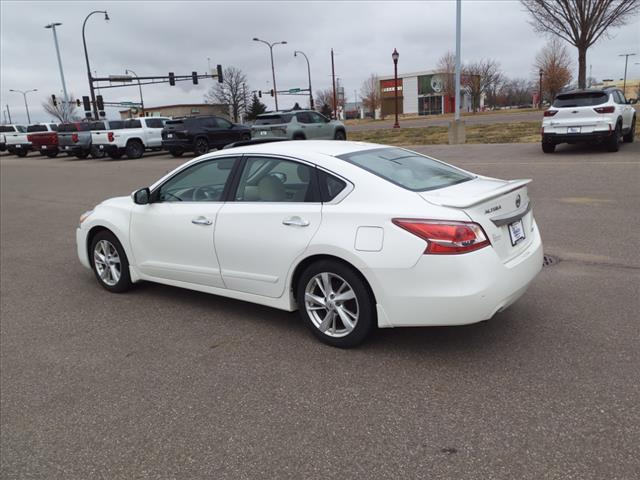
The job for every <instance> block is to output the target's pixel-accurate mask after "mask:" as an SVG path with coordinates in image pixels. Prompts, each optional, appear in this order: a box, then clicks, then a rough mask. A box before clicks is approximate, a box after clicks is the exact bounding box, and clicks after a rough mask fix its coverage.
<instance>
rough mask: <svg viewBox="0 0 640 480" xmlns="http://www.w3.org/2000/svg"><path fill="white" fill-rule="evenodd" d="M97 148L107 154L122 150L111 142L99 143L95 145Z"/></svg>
mask: <svg viewBox="0 0 640 480" xmlns="http://www.w3.org/2000/svg"><path fill="white" fill-rule="evenodd" d="M93 146H94V147H95V148H96V149H97V150H99V151H101V152H104V153H106V154H107V155H112V154H114V153H117V152H118V150H120V149H119V148H118V146H117V145H113V144H109V143H97V144H94V145H93Z"/></svg>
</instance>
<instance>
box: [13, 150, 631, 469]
mask: <svg viewBox="0 0 640 480" xmlns="http://www.w3.org/2000/svg"><path fill="white" fill-rule="evenodd" d="M413 148H414V149H416V150H419V151H421V152H424V153H429V154H431V155H433V156H435V157H436V158H440V159H442V160H445V161H449V162H451V163H453V164H455V165H458V166H461V167H463V168H469V169H470V170H472V171H474V172H477V173H482V174H486V175H491V176H496V177H500V178H533V179H534V182H533V184H532V185H531V188H530V195H531V198H532V201H533V208H534V213H535V215H536V219H537V221H538V224H539V226H540V229H541V231H542V235H543V241H544V242H545V250H546V252H547V253H548V254H551V255H553V256H554V257H555V258H556V259H557V260H558V261H557V262H556V263H555V264H553V265H551V266H549V267H545V268H544V269H543V271H542V273H541V274H540V275H539V277H538V278H537V279H536V281H535V282H534V284H533V285H532V286H531V288H530V289H529V291H528V292H527V294H526V295H525V296H524V297H523V298H522V299H521V300H520V301H519V302H517V303H516V304H515V305H513V306H512V307H511V308H510V309H508V310H507V311H505V312H503V313H500V314H498V315H497V316H496V317H495V318H494V319H493V320H491V321H490V322H488V323H484V324H480V325H472V326H468V327H455V328H421V329H395V330H380V331H379V332H377V333H376V335H374V337H373V338H372V339H371V340H370V341H369V342H368V343H366V344H364V345H363V346H362V347H360V348H357V349H354V350H346V351H343V350H337V349H333V348H330V347H327V346H324V345H322V344H320V343H318V342H317V341H316V340H315V339H314V338H313V337H312V336H311V335H310V334H309V333H308V332H307V331H306V330H305V328H304V326H303V325H302V323H301V322H300V321H298V317H297V315H296V314H292V313H287V312H282V311H277V310H272V309H269V308H265V307H260V306H256V305H252V304H246V303H242V302H238V301H234V300H230V299H224V298H218V297H215V296H209V295H205V294H201V293H197V292H191V291H186V290H179V289H175V288H171V287H166V286H160V285H153V284H141V285H140V286H139V287H138V288H136V289H135V290H134V291H133V292H131V293H128V294H124V295H112V294H108V293H107V292H106V291H104V290H103V289H102V288H100V287H99V286H98V284H97V283H96V282H95V279H94V278H93V276H92V273H91V272H89V271H87V270H85V269H84V268H82V267H81V266H80V264H79V263H78V261H77V258H76V254H75V243H74V230H75V226H76V224H77V221H78V217H79V215H80V214H81V213H82V212H83V211H84V210H86V209H88V208H90V207H91V206H93V205H95V204H96V203H97V202H100V201H101V200H103V199H105V198H107V197H110V196H115V195H126V194H128V193H130V192H131V191H132V190H134V189H135V188H138V187H142V186H146V185H149V184H150V183H152V182H153V181H154V180H155V179H157V178H158V177H159V176H161V175H162V174H163V173H165V172H166V171H167V170H169V169H171V168H173V167H175V166H177V165H179V164H180V163H182V162H183V161H184V159H174V158H171V157H170V156H167V155H164V154H152V155H149V156H145V157H144V158H141V159H138V160H121V161H111V160H77V159H75V158H73V159H72V158H66V157H59V158H55V159H49V158H45V157H40V156H36V155H33V154H31V155H30V156H29V157H26V158H17V157H15V156H6V155H3V156H1V157H0V177H1V205H2V206H1V218H0V221H1V223H0V227H1V237H0V238H1V241H2V249H1V257H0V260H1V270H0V276H1V294H2V296H1V300H0V307H1V316H2V321H1V324H0V334H1V335H0V346H1V349H0V361H1V369H0V382H1V389H0V392H1V393H0V395H1V397H0V401H1V404H0V406H1V410H0V420H1V427H2V428H1V445H0V447H1V448H0V452H1V453H0V455H1V456H0V459H1V463H2V467H1V468H2V470H1V472H0V476H1V477H2V478H90V477H97V478H202V477H208V478H256V477H258V478H327V477H339V478H340V477H341V478H376V477H381V478H417V477H421V476H424V477H425V478H445V477H446V478H505V479H511V478H523V479H528V478H531V479H537V478H563V479H565V478H580V479H586V478H608V479H616V478H618V479H627V478H635V475H636V474H637V472H638V470H639V469H640V460H638V455H637V447H636V445H638V444H640V406H639V403H638V398H640V385H639V384H638V381H637V376H638V371H639V369H640V349H639V348H638V341H639V340H640V335H639V333H638V332H639V329H638V321H637V317H638V313H637V312H638V309H639V307H640V303H639V300H638V298H639V296H640V254H638V252H639V251H640V240H639V236H638V227H639V225H640V191H639V189H638V182H639V181H640V143H634V144H625V145H623V146H622V147H621V150H620V152H618V153H615V154H610V153H606V152H604V151H603V150H602V149H593V148H588V147H570V146H561V147H559V148H558V151H557V153H555V154H552V155H544V154H542V152H541V151H540V145H539V144H511V145H463V146H456V147H451V146H446V145H436V146H429V147H413ZM425 314H428V312H425Z"/></svg>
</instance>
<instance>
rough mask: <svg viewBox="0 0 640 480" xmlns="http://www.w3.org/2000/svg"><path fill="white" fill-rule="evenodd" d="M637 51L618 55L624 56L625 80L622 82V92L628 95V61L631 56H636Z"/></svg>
mask: <svg viewBox="0 0 640 480" xmlns="http://www.w3.org/2000/svg"><path fill="white" fill-rule="evenodd" d="M634 55H635V53H621V54H620V55H618V56H619V57H624V81H623V83H622V94H623V95H625V97H626V95H627V93H626V92H627V62H628V61H629V57H632V56H634Z"/></svg>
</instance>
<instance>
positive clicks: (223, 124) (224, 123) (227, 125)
mask: <svg viewBox="0 0 640 480" xmlns="http://www.w3.org/2000/svg"><path fill="white" fill-rule="evenodd" d="M216 121H217V122H218V127H219V128H231V122H227V121H226V120H225V119H224V118H216Z"/></svg>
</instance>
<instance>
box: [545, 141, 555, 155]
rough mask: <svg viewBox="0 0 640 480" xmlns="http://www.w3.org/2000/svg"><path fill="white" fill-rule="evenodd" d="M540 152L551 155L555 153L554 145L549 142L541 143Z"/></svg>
mask: <svg viewBox="0 0 640 480" xmlns="http://www.w3.org/2000/svg"><path fill="white" fill-rule="evenodd" d="M542 151H543V152H544V153H553V152H555V151H556V144H555V143H551V142H542Z"/></svg>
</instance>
